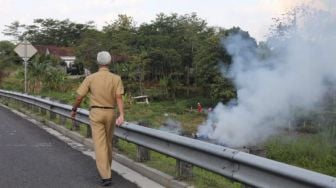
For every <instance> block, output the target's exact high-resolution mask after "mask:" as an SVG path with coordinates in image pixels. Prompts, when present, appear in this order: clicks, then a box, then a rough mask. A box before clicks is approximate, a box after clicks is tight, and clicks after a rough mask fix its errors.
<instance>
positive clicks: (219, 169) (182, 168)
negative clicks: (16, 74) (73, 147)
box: [0, 90, 336, 188]
mask: <svg viewBox="0 0 336 188" xmlns="http://www.w3.org/2000/svg"><path fill="white" fill-rule="evenodd" d="M0 97H1V98H5V99H6V100H13V101H14V102H23V103H25V104H26V105H31V108H39V110H40V112H41V113H45V111H49V112H50V118H54V116H55V114H58V115H60V116H61V117H63V118H70V116H69V114H70V111H71V108H72V107H71V106H70V105H65V104H60V103H58V102H53V101H50V100H47V99H43V98H39V97H34V96H29V95H26V94H21V93H17V92H11V91H5V90H0ZM88 114H89V112H88V111H87V110H85V109H79V110H78V112H77V117H76V121H78V122H80V123H81V124H84V125H86V126H89V119H88ZM73 128H75V127H73ZM87 131H88V132H87V134H86V135H87V136H88V137H89V136H90V135H91V133H90V129H89V128H88V129H87ZM115 136H117V137H118V138H120V139H123V140H126V141H129V142H132V143H134V144H136V145H138V147H137V155H138V156H137V159H138V161H146V160H149V156H148V150H147V149H150V150H154V151H157V152H160V153H162V154H165V155H168V156H171V157H173V158H175V159H176V160H177V163H176V164H177V166H178V168H177V170H178V171H179V174H180V175H181V176H182V175H183V174H185V173H188V170H190V166H192V165H195V166H198V167H200V168H203V169H206V170H208V171H211V172H215V173H217V174H220V175H222V176H224V177H227V178H229V179H232V180H235V181H239V182H242V183H244V184H247V185H250V186H255V187H295V188H298V187H336V178H335V177H331V176H327V175H324V174H320V173H317V172H313V171H309V170H306V169H302V168H298V167H294V166H290V165H287V164H284V163H280V162H276V161H273V160H269V159H266V158H262V157H258V156H255V155H251V154H248V153H244V152H241V151H237V150H234V149H230V148H227V147H223V146H219V145H214V144H210V143H206V142H203V141H200V140H195V139H191V138H187V137H183V136H179V135H175V134H171V133H167V132H162V131H159V130H155V129H151V128H146V127H142V126H139V125H135V124H132V123H125V124H124V125H123V126H122V127H119V128H116V130H115Z"/></svg>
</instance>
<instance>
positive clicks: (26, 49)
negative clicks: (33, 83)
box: [14, 40, 37, 93]
mask: <svg viewBox="0 0 336 188" xmlns="http://www.w3.org/2000/svg"><path fill="white" fill-rule="evenodd" d="M14 51H15V52H16V53H17V54H18V55H19V56H20V57H21V58H22V59H23V61H24V67H25V68H24V69H25V70H24V75H25V82H24V91H25V93H27V64H28V60H29V59H30V58H31V57H32V56H33V55H34V54H36V52H37V50H36V48H35V47H34V46H33V45H32V44H30V42H28V41H27V40H24V41H23V42H21V43H19V44H18V45H17V46H16V48H15V49H14Z"/></svg>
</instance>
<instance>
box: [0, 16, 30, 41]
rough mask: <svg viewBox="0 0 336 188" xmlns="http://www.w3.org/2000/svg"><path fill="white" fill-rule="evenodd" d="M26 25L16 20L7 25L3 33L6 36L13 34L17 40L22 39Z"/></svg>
mask: <svg viewBox="0 0 336 188" xmlns="http://www.w3.org/2000/svg"><path fill="white" fill-rule="evenodd" d="M24 27H25V25H24V24H20V22H19V21H14V22H12V23H11V24H10V25H5V29H4V30H3V31H2V33H3V34H4V35H6V36H12V37H13V38H14V40H15V41H16V42H18V41H22V40H23V35H22V34H23V30H24Z"/></svg>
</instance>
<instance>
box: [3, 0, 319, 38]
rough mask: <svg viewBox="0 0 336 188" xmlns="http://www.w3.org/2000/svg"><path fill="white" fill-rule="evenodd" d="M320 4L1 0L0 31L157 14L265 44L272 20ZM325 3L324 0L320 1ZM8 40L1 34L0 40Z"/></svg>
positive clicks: (288, 0)
mask: <svg viewBox="0 0 336 188" xmlns="http://www.w3.org/2000/svg"><path fill="white" fill-rule="evenodd" d="M317 1H319V0H207V1H204V0H57V1H55V0H29V1H24V0H0V17H1V19H0V31H3V29H4V28H5V25H9V24H10V23H12V22H13V21H19V22H20V23H22V24H31V23H32V22H33V20H34V19H36V18H53V19H67V18H68V19H70V20H71V21H75V22H79V23H85V22H88V21H94V22H95V24H96V26H97V28H98V29H101V28H102V26H103V25H106V23H107V22H111V21H113V20H115V19H116V18H117V16H118V15H119V14H126V15H128V16H131V17H133V19H134V20H135V22H136V23H137V25H140V24H141V23H149V22H150V21H151V20H154V19H155V17H156V15H157V14H158V13H165V14H171V13H178V14H190V13H192V12H195V13H197V15H198V16H199V17H200V18H202V19H205V20H206V21H207V23H208V25H209V26H220V27H223V28H231V27H233V26H239V27H240V28H242V29H243V30H245V31H248V32H249V33H250V35H251V36H252V37H254V38H256V39H257V41H262V40H265V38H266V36H267V33H268V30H269V27H270V25H272V23H273V22H272V18H274V17H279V16H281V14H283V13H285V12H287V11H288V10H290V9H291V8H292V7H294V6H296V5H300V4H302V3H303V2H305V3H307V2H309V3H312V2H315V3H316V2H317ZM322 1H325V0H322ZM9 39H10V38H8V37H6V36H4V35H3V34H2V33H1V34H0V40H9Z"/></svg>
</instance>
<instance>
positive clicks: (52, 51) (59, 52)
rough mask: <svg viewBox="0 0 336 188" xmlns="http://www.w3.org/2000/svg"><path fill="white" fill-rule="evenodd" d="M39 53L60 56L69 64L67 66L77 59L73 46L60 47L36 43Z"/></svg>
mask: <svg viewBox="0 0 336 188" xmlns="http://www.w3.org/2000/svg"><path fill="white" fill-rule="evenodd" d="M34 47H35V48H36V49H37V52H38V53H39V54H43V55H53V56H55V57H57V58H60V59H61V60H62V61H64V62H65V63H66V65H67V68H69V67H71V65H73V64H74V62H75V60H76V56H75V50H74V49H73V48H71V47H59V46H52V45H34Z"/></svg>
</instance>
